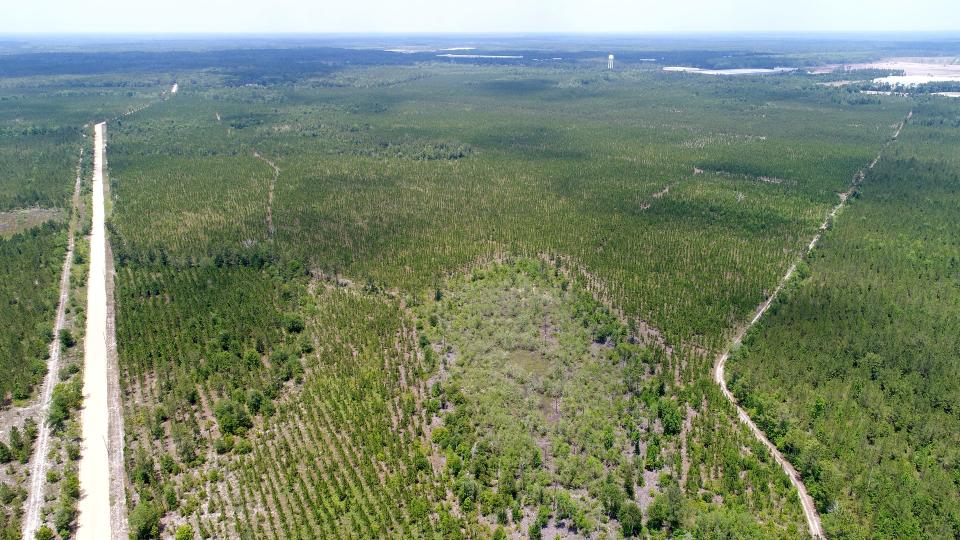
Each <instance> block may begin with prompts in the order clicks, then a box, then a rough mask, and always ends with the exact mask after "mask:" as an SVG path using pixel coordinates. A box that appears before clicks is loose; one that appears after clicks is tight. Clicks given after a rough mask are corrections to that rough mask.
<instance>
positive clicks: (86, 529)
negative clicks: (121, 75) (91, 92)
mask: <svg viewBox="0 0 960 540" xmlns="http://www.w3.org/2000/svg"><path fill="white" fill-rule="evenodd" d="M105 130H106V124H104V123H102V122H101V123H99V124H97V125H96V126H94V134H95V138H94V147H95V149H94V156H93V227H92V229H91V232H90V277H89V279H88V280H87V333H86V339H85V343H84V368H83V369H84V371H83V397H84V401H83V412H82V413H81V428H82V432H83V437H82V443H81V448H82V454H81V456H80V490H81V495H80V503H79V506H78V510H79V514H80V516H79V519H78V520H77V538H78V539H79V540H87V539H89V540H106V539H109V538H112V537H113V534H112V527H111V520H110V460H109V452H108V438H109V436H108V433H109V423H110V422H109V418H110V415H109V407H108V396H107V290H106V282H107V273H106V238H105V231H104V204H103V202H104V201H103V199H104V193H103V159H104V155H103V154H104V132H105Z"/></svg>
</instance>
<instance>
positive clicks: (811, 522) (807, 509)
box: [713, 111, 913, 538]
mask: <svg viewBox="0 0 960 540" xmlns="http://www.w3.org/2000/svg"><path fill="white" fill-rule="evenodd" d="M912 116H913V112H912V111H911V112H910V113H909V114H908V115H907V117H906V118H905V119H904V120H903V121H902V122H900V124H899V125H898V126H897V129H896V131H895V132H894V133H893V135H892V136H891V137H890V139H889V140H888V141H887V143H886V144H885V145H884V147H883V149H886V147H887V146H889V145H890V144H892V143H893V142H894V141H896V140H897V138H899V137H900V132H901V131H902V130H903V126H904V125H906V123H907V120H909V119H910V118H911V117H912ZM883 149H881V150H880V152H878V153H877V156H876V157H875V158H874V159H873V161H871V162H870V164H869V165H868V166H867V168H868V169H872V168H873V167H874V165H876V164H877V162H878V161H880V157H881V156H882V155H883ZM865 175H866V171H865V170H863V169H861V170H860V171H858V172H857V174H855V175H854V177H853V182H851V184H850V188H849V189H848V190H847V191H846V192H844V193H842V194H840V202H839V203H837V205H836V206H834V207H833V209H832V210H831V211H830V212H829V213H828V214H827V216H826V218H824V220H823V223H821V224H820V228H819V229H818V230H817V233H816V234H815V235H814V236H813V239H811V240H810V244H808V245H807V249H806V251H805V252H804V253H803V255H802V256H801V258H802V257H805V256H806V255H808V254H809V253H810V252H811V251H813V250H814V248H816V247H817V244H818V243H819V242H820V238H821V237H822V236H823V233H824V232H825V231H826V230H827V227H829V225H830V222H831V221H833V218H834V217H836V215H837V212H839V211H840V209H841V208H843V206H844V205H845V204H846V203H847V200H848V199H849V198H850V196H851V195H853V192H854V190H855V189H856V188H857V186H859V185H860V182H862V181H863V179H864V176H865ZM797 263H799V259H798V260H797V262H794V263H793V264H792V265H790V268H789V269H788V270H787V273H786V274H784V275H783V278H781V279H780V283H779V284H778V285H777V288H776V289H775V290H774V291H773V294H771V295H770V296H769V297H768V298H767V299H766V300H764V301H763V303H761V304H760V305H759V306H757V309H756V311H754V315H753V318H752V319H750V322H749V323H748V324H746V325H744V326H743V327H741V328H740V330H739V331H738V332H737V333H736V335H735V336H734V337H733V339H732V340H730V342H729V343H728V344H727V347H726V349H725V350H724V351H723V353H722V354H720V355H719V356H718V357H717V360H716V362H715V364H714V368H713V376H714V380H715V381H716V382H717V384H718V385H720V389H721V390H722V391H723V395H724V397H726V398H727V400H728V401H729V402H730V403H732V404H733V406H734V407H736V409H737V416H738V417H739V418H740V421H742V422H743V423H744V424H746V425H747V427H748V428H749V429H750V431H751V433H753V436H754V437H756V438H757V440H759V441H760V442H761V443H763V445H764V446H766V447H767V449H768V450H770V453H771V454H772V455H773V458H774V459H775V460H776V462H777V463H778V464H780V467H781V468H782V469H783V471H784V472H785V473H786V474H787V476H788V477H789V478H790V483H791V484H793V486H794V487H795V488H796V489H797V494H798V495H799V498H800V504H801V505H802V506H803V514H804V517H805V518H806V520H807V527H808V528H809V530H810V535H811V536H812V537H813V538H826V536H825V535H824V533H823V526H822V525H821V523H820V514H818V513H817V507H816V506H815V505H814V503H813V498H812V497H810V494H809V493H807V487H806V485H804V483H803V480H801V479H800V474H799V473H797V470H796V469H795V468H794V467H793V465H792V464H791V463H790V462H789V461H787V459H786V458H785V457H783V454H781V453H780V450H778V449H777V447H776V446H775V445H774V444H773V443H771V442H770V440H769V439H767V436H766V434H765V433H764V432H763V431H762V430H761V429H760V428H759V427H757V425H756V424H755V423H754V422H753V420H752V419H751V418H750V415H748V414H747V412H746V411H745V410H744V409H743V408H742V407H740V405H739V403H737V398H735V397H734V395H733V393H732V392H730V389H729V388H727V381H726V377H725V376H724V372H725V369H726V363H727V359H728V358H729V357H730V351H732V350H733V349H735V348H736V347H737V346H739V345H740V342H741V341H743V337H744V336H745V335H746V334H747V331H749V330H750V328H752V327H753V325H755V324H757V322H759V321H760V319H761V318H762V317H763V314H764V313H766V312H767V310H768V309H769V308H770V305H771V304H772V303H773V301H774V300H775V299H776V298H777V295H779V294H780V291H781V290H783V287H784V286H785V285H786V284H787V283H788V282H789V281H790V278H792V277H793V273H794V272H795V271H796V269H797Z"/></svg>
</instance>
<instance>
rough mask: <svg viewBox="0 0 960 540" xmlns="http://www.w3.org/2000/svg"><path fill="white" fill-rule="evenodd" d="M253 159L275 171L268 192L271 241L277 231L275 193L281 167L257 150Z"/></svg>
mask: <svg viewBox="0 0 960 540" xmlns="http://www.w3.org/2000/svg"><path fill="white" fill-rule="evenodd" d="M253 157H255V158H257V159H259V160H260V161H263V162H264V163H266V164H267V165H269V166H270V168H271V169H273V179H271V180H270V189H269V190H268V191H267V232H268V233H269V235H270V236H269V237H270V239H273V235H274V233H275V232H276V231H277V230H276V229H275V228H274V226H273V192H274V190H275V189H276V187H277V178H279V177H280V167H277V165H276V164H275V163H274V162H272V161H270V160H269V159H267V158H265V157H263V156H262V155H260V152H257V151H256V150H254V152H253Z"/></svg>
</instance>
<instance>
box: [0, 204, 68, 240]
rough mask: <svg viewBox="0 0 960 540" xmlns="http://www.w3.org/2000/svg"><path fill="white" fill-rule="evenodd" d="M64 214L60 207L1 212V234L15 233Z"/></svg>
mask: <svg viewBox="0 0 960 540" xmlns="http://www.w3.org/2000/svg"><path fill="white" fill-rule="evenodd" d="M62 214H63V211H62V210H60V209H58V208H40V207H33V208H20V209H17V210H11V211H9V212H0V236H13V235H14V234H16V233H18V232H21V231H25V230H27V229H30V228H32V227H36V226H37V225H40V224H42V223H46V222H47V221H50V220H51V219H56V218H58V217H60V216H61V215H62Z"/></svg>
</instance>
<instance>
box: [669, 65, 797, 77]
mask: <svg viewBox="0 0 960 540" xmlns="http://www.w3.org/2000/svg"><path fill="white" fill-rule="evenodd" d="M663 70H664V71H667V72H674V73H700V74H703V75H767V74H771V73H789V72H791V71H796V70H795V69H794V68H782V67H778V68H773V69H767V68H737V69H701V68H695V67H684V66H667V67H665V68H663Z"/></svg>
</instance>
